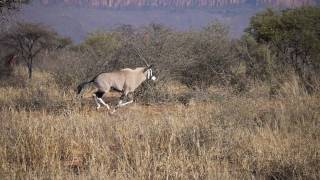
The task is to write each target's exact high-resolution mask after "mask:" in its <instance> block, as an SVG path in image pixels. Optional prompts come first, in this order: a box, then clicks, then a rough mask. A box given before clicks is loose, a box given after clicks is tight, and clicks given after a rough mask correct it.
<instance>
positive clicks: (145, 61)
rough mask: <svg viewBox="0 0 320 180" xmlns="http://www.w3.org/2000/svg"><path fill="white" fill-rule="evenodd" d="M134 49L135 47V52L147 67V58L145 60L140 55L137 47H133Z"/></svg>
mask: <svg viewBox="0 0 320 180" xmlns="http://www.w3.org/2000/svg"><path fill="white" fill-rule="evenodd" d="M134 49H135V51H136V53H137V54H138V56H139V57H140V58H141V60H142V61H143V62H144V64H145V65H146V66H147V67H149V64H148V62H147V60H146V59H145V58H144V57H142V55H141V53H140V52H139V51H138V49H137V48H134Z"/></svg>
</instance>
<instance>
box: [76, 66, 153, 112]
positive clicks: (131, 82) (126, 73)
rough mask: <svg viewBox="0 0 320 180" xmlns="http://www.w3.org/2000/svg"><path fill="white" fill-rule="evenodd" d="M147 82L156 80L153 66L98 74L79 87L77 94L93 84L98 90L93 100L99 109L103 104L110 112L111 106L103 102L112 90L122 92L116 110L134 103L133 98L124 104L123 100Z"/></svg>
mask: <svg viewBox="0 0 320 180" xmlns="http://www.w3.org/2000/svg"><path fill="white" fill-rule="evenodd" d="M145 80H153V81H154V80H156V77H155V76H154V75H153V73H152V65H151V66H147V67H138V68H135V69H130V68H125V69H121V70H119V71H113V72H106V73H101V74H98V75H97V76H96V77H94V78H93V79H92V80H90V81H87V82H83V83H81V84H80V85H79V86H78V87H77V93H78V94H80V92H81V90H82V89H83V87H84V86H85V85H86V84H90V83H93V84H94V85H95V86H96V87H97V88H98V90H97V91H96V92H95V93H94V94H93V99H94V101H95V103H96V105H97V109H99V108H100V107H101V104H102V105H104V106H105V107H107V109H108V110H110V106H109V105H108V104H107V103H106V102H104V101H103V99H102V96H103V95H104V94H105V93H107V92H109V91H110V90H115V91H118V92H121V93H122V95H121V97H120V100H119V102H118V105H117V107H116V108H118V107H121V106H125V105H127V104H130V103H132V102H133V98H132V99H131V100H130V101H128V102H125V103H123V99H124V98H126V97H127V96H128V94H129V93H133V92H134V90H135V89H137V87H139V86H140V84H141V83H143V82H144V81H145Z"/></svg>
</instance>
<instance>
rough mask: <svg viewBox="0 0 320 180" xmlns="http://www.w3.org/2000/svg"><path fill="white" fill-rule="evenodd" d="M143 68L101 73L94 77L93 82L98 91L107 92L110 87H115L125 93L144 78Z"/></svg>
mask: <svg viewBox="0 0 320 180" xmlns="http://www.w3.org/2000/svg"><path fill="white" fill-rule="evenodd" d="M144 69H145V68H136V69H129V68H126V69H122V70H120V71H115V72H110V73H101V74H99V75H98V76H97V77H96V78H95V80H94V84H95V86H96V87H97V88H98V91H99V90H100V91H104V92H108V91H109V90H110V89H115V90H118V91H122V92H123V93H124V94H125V95H127V94H128V93H130V92H133V91H134V90H135V89H136V88H137V87H138V86H139V85H140V84H141V83H142V82H144V81H145V80H146V75H145V73H144V72H143V71H144Z"/></svg>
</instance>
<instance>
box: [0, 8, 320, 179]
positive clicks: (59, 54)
mask: <svg viewBox="0 0 320 180" xmlns="http://www.w3.org/2000/svg"><path fill="white" fill-rule="evenodd" d="M296 11H305V14H308V13H310V14H312V16H307V15H306V16H303V17H301V18H306V19H308V18H310V17H311V19H313V18H314V16H315V15H319V12H320V11H319V8H311V9H308V8H306V9H303V8H302V9H297V10H291V11H288V12H287V11H284V12H281V13H283V15H280V14H276V13H275V14H274V16H273V15H270V13H271V12H270V11H266V12H265V14H263V13H261V14H258V15H256V16H254V17H253V19H252V20H251V23H250V28H251V30H252V31H249V30H248V34H246V35H244V36H243V37H242V38H241V39H238V40H234V39H230V38H229V37H228V33H227V30H226V29H225V27H223V25H221V24H219V23H216V22H215V23H213V24H210V25H208V27H205V28H203V30H201V31H199V32H194V31H188V32H176V31H173V30H171V29H170V28H166V27H163V26H161V25H155V24H152V25H149V26H147V27H143V28H140V29H132V27H130V26H122V27H120V28H118V29H115V30H113V31H111V32H94V33H92V34H90V35H88V37H87V38H86V39H85V40H84V41H83V42H82V43H80V44H72V42H69V40H68V39H63V38H61V37H59V38H57V39H54V41H53V40H52V39H50V40H52V42H54V43H58V44H59V46H58V47H59V48H56V47H57V46H56V44H55V45H54V48H51V47H49V46H48V47H46V48H43V49H44V50H42V51H41V52H40V53H39V54H37V55H36V56H35V57H34V59H33V63H34V64H32V65H33V66H32V72H31V75H32V78H29V77H31V75H30V66H29V65H30V63H29V64H28V62H29V60H30V59H27V60H24V59H23V58H22V57H18V60H21V62H19V61H17V63H16V64H15V65H14V66H11V64H10V65H5V63H2V66H1V68H3V69H2V72H3V73H2V76H1V80H0V111H1V112H0V114H1V115H0V121H1V123H0V145H1V146H0V177H1V179H320V171H319V169H320V91H319V87H320V81H319V77H320V76H319V72H320V71H318V70H319V61H318V59H317V58H318V57H319V54H320V53H319V52H320V51H319V47H320V46H318V45H319V44H320V43H319V40H320V38H319V34H317V33H314V29H313V28H314V27H318V26H319V23H318V24H312V25H311V26H310V27H309V26H307V25H306V24H303V26H304V27H305V29H307V30H309V31H308V32H307V33H306V35H305V36H304V35H302V37H306V38H305V39H303V42H304V43H301V44H302V45H301V46H302V47H300V46H293V45H296V44H294V43H291V42H290V41H289V40H290V38H295V37H297V36H296V34H300V35H301V33H300V32H299V31H298V30H299V28H296V29H294V28H292V29H293V31H292V32H291V31H290V33H288V32H284V34H286V36H285V39H289V40H288V41H285V42H284V41H280V40H279V37H282V36H281V35H283V34H281V33H283V31H287V30H288V29H287V28H284V29H281V26H277V24H276V25H275V26H276V27H277V28H279V29H278V31H277V33H275V34H276V37H273V35H274V34H270V33H269V32H265V30H266V28H261V29H260V27H262V26H261V25H265V26H273V25H274V24H272V22H288V19H286V18H287V17H290V18H289V20H292V18H291V17H292V16H293V17H295V16H296V15H297V16H298V17H300V15H301V13H296ZM266 14H267V15H268V17H269V18H270V19H271V18H275V19H277V18H279V19H278V21H272V19H271V20H270V19H268V21H267V22H265V21H263V20H264V18H261V17H263V16H264V15H266ZM294 19H297V18H294ZM270 22H271V24H268V23H270ZM304 22H308V21H304ZM299 25H301V24H299V23H298V24H297V27H298V26H299ZM24 26H25V27H28V28H27V29H29V30H30V31H32V32H35V33H37V34H42V35H43V36H46V37H49V36H48V34H46V33H42V30H41V31H40V30H36V31H33V29H38V28H40V29H41V28H43V27H40V26H37V25H30V24H19V25H17V26H13V28H14V29H16V30H17V32H18V34H19V33H20V34H23V31H21V29H20V30H19V28H21V27H24ZM308 28H309V29H308ZM297 29H298V30H297ZM12 32H15V31H10V32H9V33H12ZM40 32H41V33H40ZM145 32H147V33H148V34H149V36H147V37H146V36H145V34H146V33H145ZM295 33H296V34H295ZM313 33H314V34H313ZM288 34H289V35H292V36H288ZM5 35H6V36H4V37H9V35H8V34H5ZM11 35H12V34H11ZM313 35H315V37H313ZM54 36H56V35H54ZM309 36H312V37H313V38H309ZM10 37H11V36H10ZM28 37H29V36H28ZM2 38H3V37H2ZM50 38H53V37H51V35H50ZM55 38H56V37H55ZM272 38H274V39H272ZM317 38H318V39H317ZM261 39H264V40H261ZM268 39H272V41H271V42H267V40H268ZM11 40H12V39H10V38H9V40H8V39H7V41H6V42H10V43H14V41H11ZM277 40H279V41H277ZM299 40H301V38H299ZM295 41H296V39H293V40H292V42H295ZM307 41H312V42H310V43H308V42H307ZM1 42H3V41H1ZM46 42H48V39H46ZM10 43H6V44H10ZM54 43H53V44H54ZM277 43H278V44H277ZM317 43H319V44H317ZM61 44H62V45H61ZM310 44H312V46H311V45H310ZM40 45H43V43H39V44H38V45H37V44H36V45H35V46H40ZM278 45H281V47H283V48H287V50H288V51H286V53H289V54H286V53H284V54H281V52H283V51H278V50H277V49H276V48H275V47H278ZM303 45H305V46H303ZM309 45H310V46H309ZM306 46H307V47H308V48H310V49H312V51H308V52H304V53H302V54H300V53H296V52H298V51H295V50H299V52H300V50H301V51H302V50H303V49H304V48H305V47H306ZM3 47H4V46H3ZM133 47H136V48H133ZM295 48H296V49H295ZM5 52H8V51H5ZM1 53H2V54H1V55H2V56H1V57H5V55H6V54H5V53H4V51H1ZM31 53H32V52H31ZM137 53H141V54H140V55H137ZM290 53H293V55H295V56H291V54H290ZM305 55H306V56H305ZM141 57H145V58H146V59H147V61H149V62H150V63H152V64H154V65H155V67H156V75H157V76H158V77H159V78H158V80H157V81H156V82H145V83H144V84H143V85H142V86H141V87H140V88H139V89H138V90H137V92H136V93H135V96H134V97H135V102H134V103H133V104H130V105H128V106H125V107H122V108H119V109H117V111H116V112H115V113H110V112H108V110H107V109H106V108H102V109H99V110H96V108H95V104H94V101H93V100H92V92H94V88H93V86H88V87H87V88H85V89H84V92H83V93H81V94H80V95H77V94H76V92H75V90H76V86H77V85H78V84H79V83H80V82H83V81H85V80H88V79H90V78H92V77H93V76H94V75H95V74H97V73H99V72H102V71H110V70H113V69H119V68H124V67H138V66H141V65H142V64H143V63H141V61H140V60H139V59H140V58H141ZM19 58H21V59H19ZM3 59H5V58H3ZM304 62H306V63H305V64H304ZM26 64H27V66H26ZM4 69H5V70H4ZM4 72H5V73H4ZM119 97H120V95H119V94H117V93H114V92H112V93H109V94H107V95H106V96H105V97H104V99H105V101H106V102H109V103H110V104H111V106H113V107H114V106H115V105H116V103H117V100H118V98H119Z"/></svg>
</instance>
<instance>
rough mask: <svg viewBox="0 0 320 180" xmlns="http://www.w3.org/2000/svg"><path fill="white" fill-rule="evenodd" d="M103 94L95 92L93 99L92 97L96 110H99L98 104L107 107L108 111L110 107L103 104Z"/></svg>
mask: <svg viewBox="0 0 320 180" xmlns="http://www.w3.org/2000/svg"><path fill="white" fill-rule="evenodd" d="M104 93H105V92H102V91H97V92H95V93H94V94H93V97H94V101H95V102H96V104H97V109H99V108H100V107H101V105H100V103H101V104H102V105H104V106H105V107H107V109H108V110H110V106H109V105H108V104H107V103H105V102H104V101H103V99H102V96H103V95H104Z"/></svg>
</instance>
